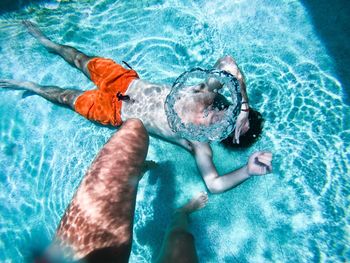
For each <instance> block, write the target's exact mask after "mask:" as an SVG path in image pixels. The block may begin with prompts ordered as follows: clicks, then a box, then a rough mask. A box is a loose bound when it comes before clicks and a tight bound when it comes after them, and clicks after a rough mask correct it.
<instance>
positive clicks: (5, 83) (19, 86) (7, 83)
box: [0, 80, 83, 110]
mask: <svg viewBox="0 0 350 263" xmlns="http://www.w3.org/2000/svg"><path fill="white" fill-rule="evenodd" d="M0 88H9V89H15V90H27V91H30V92H33V93H35V94H37V95H39V96H41V97H43V98H45V99H47V100H49V101H51V102H53V103H58V104H61V105H65V106H68V107H70V108H71V109H73V110H74V102H75V100H76V99H77V98H78V96H79V95H81V94H82V93H83V91H81V90H75V89H62V88H59V87H55V86H40V85H39V84H36V83H34V82H29V81H26V82H21V81H15V80H0Z"/></svg>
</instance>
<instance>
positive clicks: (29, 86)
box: [0, 79, 35, 91]
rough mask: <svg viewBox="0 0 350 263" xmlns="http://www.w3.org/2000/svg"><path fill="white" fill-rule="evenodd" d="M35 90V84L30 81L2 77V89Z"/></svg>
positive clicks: (0, 86)
mask: <svg viewBox="0 0 350 263" xmlns="http://www.w3.org/2000/svg"><path fill="white" fill-rule="evenodd" d="M1 88H4V89H13V90H28V91H34V88H35V85H34V83H32V82H29V81H16V80H12V79H0V89H1Z"/></svg>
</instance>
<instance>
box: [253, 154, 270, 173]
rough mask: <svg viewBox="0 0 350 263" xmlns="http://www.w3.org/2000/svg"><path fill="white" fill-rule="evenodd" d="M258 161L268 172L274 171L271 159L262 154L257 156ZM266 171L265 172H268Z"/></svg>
mask: <svg viewBox="0 0 350 263" xmlns="http://www.w3.org/2000/svg"><path fill="white" fill-rule="evenodd" d="M256 162H257V164H258V165H259V166H261V168H262V169H263V170H264V171H265V169H266V172H268V173H270V172H272V164H271V159H268V158H264V157H262V156H259V157H257V159H256ZM266 172H265V173H266Z"/></svg>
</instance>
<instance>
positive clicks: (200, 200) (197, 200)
mask: <svg viewBox="0 0 350 263" xmlns="http://www.w3.org/2000/svg"><path fill="white" fill-rule="evenodd" d="M207 202H208V194H207V193H206V192H201V193H200V194H199V195H198V196H196V197H193V198H192V199H191V200H190V201H189V202H188V203H187V204H185V205H184V206H182V207H180V208H179V209H178V210H180V211H182V212H185V213H187V214H190V213H192V212H194V211H196V210H199V209H201V208H203V207H205V205H206V204H207Z"/></svg>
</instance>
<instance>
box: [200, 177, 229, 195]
mask: <svg viewBox="0 0 350 263" xmlns="http://www.w3.org/2000/svg"><path fill="white" fill-rule="evenodd" d="M205 184H206V186H207V189H208V191H209V192H210V193H211V194H220V193H222V192H224V191H225V190H224V189H223V187H222V186H221V185H220V183H219V182H218V181H217V180H210V181H208V182H205Z"/></svg>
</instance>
